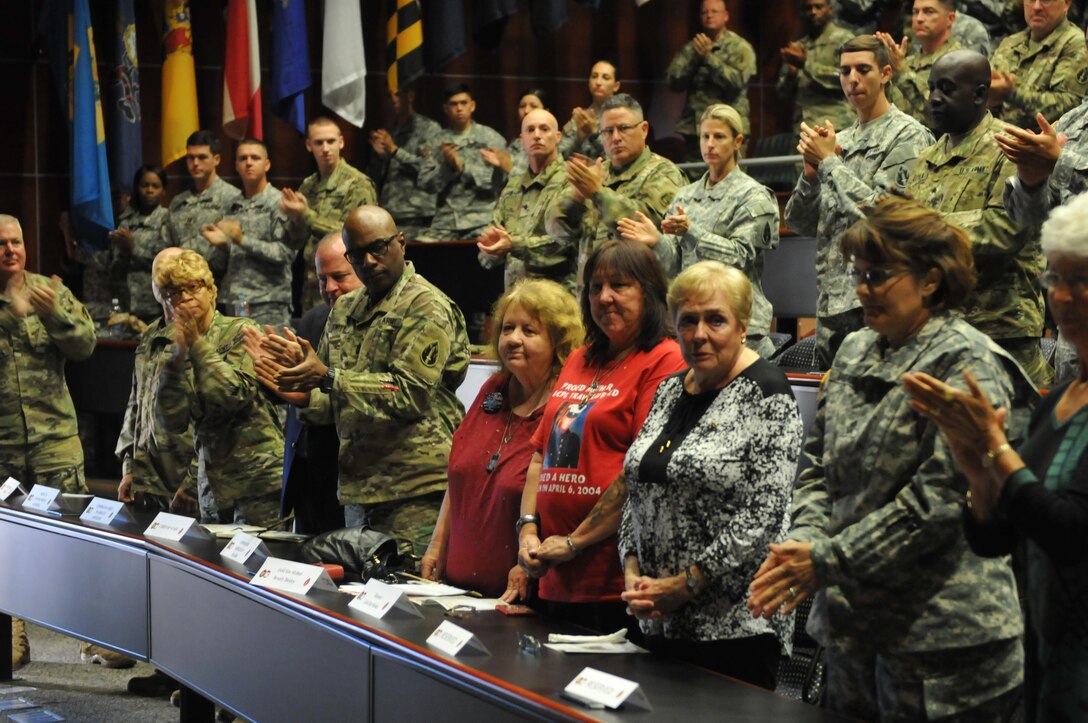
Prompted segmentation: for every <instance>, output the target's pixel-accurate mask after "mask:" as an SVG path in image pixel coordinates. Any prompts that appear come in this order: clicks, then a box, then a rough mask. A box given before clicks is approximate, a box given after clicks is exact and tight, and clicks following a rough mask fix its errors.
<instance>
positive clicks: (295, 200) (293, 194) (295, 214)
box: [280, 187, 310, 223]
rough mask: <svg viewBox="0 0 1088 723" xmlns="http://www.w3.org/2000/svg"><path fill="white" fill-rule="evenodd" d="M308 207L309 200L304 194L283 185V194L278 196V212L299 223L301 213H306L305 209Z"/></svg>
mask: <svg viewBox="0 0 1088 723" xmlns="http://www.w3.org/2000/svg"><path fill="white" fill-rule="evenodd" d="M309 207H310V202H309V201H307V200H306V197H305V196H303V195H302V194H301V193H299V192H298V191H295V190H293V189H291V188H286V187H284V189H283V195H282V196H280V213H282V214H283V215H284V216H286V217H287V218H288V219H290V220H291V221H292V222H294V223H300V222H301V221H302V216H303V214H305V213H306V209H307V208H309Z"/></svg>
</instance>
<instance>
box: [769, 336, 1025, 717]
mask: <svg viewBox="0 0 1088 723" xmlns="http://www.w3.org/2000/svg"><path fill="white" fill-rule="evenodd" d="M965 369H970V370H971V372H972V374H974V375H975V378H976V379H977V380H978V383H979V385H980V386H981V387H982V388H983V389H984V390H985V392H986V394H987V396H988V397H989V399H990V400H991V401H992V402H993V403H994V404H996V405H998V406H1005V407H1007V408H1009V409H1015V410H1017V411H1016V413H1015V415H1014V422H1015V424H1014V427H1015V430H1016V434H1017V436H1018V435H1019V434H1020V433H1021V432H1022V430H1023V424H1024V422H1026V416H1027V413H1028V405H1030V404H1032V403H1033V402H1034V398H1035V394H1034V391H1033V388H1032V386H1031V384H1030V383H1029V382H1028V381H1027V380H1026V379H1024V378H1023V376H1022V374H1021V372H1020V370H1019V369H1018V367H1017V366H1016V365H1015V364H1014V363H1013V362H1012V360H1011V358H1009V356H1008V355H1007V354H1005V353H1004V352H1003V351H1002V350H1001V349H1000V348H999V347H997V346H996V345H995V344H994V343H993V342H992V341H991V340H990V339H989V338H987V337H986V336H984V335H983V334H982V333H980V332H979V331H977V330H976V329H974V327H972V326H970V325H969V324H967V322H965V321H963V320H962V319H956V318H953V317H951V316H949V315H938V316H936V317H934V318H932V319H930V320H929V321H928V322H926V324H925V325H924V326H923V327H922V328H921V329H920V330H919V331H918V332H917V333H916V334H915V335H914V336H913V337H911V338H910V339H909V340H908V341H907V342H906V343H905V344H904V345H902V346H900V347H892V346H890V345H889V343H888V340H887V339H886V338H884V337H882V336H880V335H878V334H877V333H876V332H874V331H872V330H870V329H864V330H862V331H859V332H856V333H854V334H851V335H850V336H849V337H847V339H846V341H845V342H844V343H843V345H842V348H841V349H840V351H839V354H838V356H836V357H835V366H834V368H833V369H832V371H831V373H830V374H829V375H828V377H827V378H826V380H825V382H824V387H823V389H822V391H821V393H820V395H819V400H818V402H817V410H816V418H815V420H814V422H813V424H812V427H811V429H810V431H809V436H808V441H807V443H806V445H805V454H806V455H807V456H808V457H809V460H810V461H811V463H812V466H811V467H809V468H808V469H806V470H805V471H804V472H802V473H801V477H800V480H799V481H798V482H797V486H796V488H795V490H794V495H793V514H792V517H793V524H792V529H791V531H790V533H789V534H788V535H787V537H789V538H792V539H795V540H800V541H805V542H810V543H812V551H811V558H812V565H813V568H814V572H815V573H816V575H817V578H818V580H819V581H820V585H821V588H820V589H819V591H818V592H817V593H816V596H815V599H814V602H813V606H812V612H811V614H810V616H809V622H808V629H809V631H810V632H811V633H812V634H813V636H814V637H815V638H816V639H817V640H818V641H820V642H821V643H823V644H824V645H828V646H829V653H828V682H829V687H828V702H829V704H830V707H831V708H832V709H834V710H836V711H838V712H842V713H846V714H847V715H851V716H855V717H858V718H860V719H862V720H876V719H877V718H878V717H880V714H885V715H888V717H889V718H892V717H893V716H891V715H889V714H888V712H887V711H885V710H883V709H882V710H881V711H879V712H878V711H877V710H874V709H873V707H872V706H874V705H875V700H876V689H877V687H879V689H880V690H881V692H884V691H886V690H891V689H893V688H894V687H895V686H896V684H899V683H902V682H903V681H902V679H897V678H899V677H900V671H901V670H902V669H906V670H905V671H903V677H908V678H911V679H917V687H919V688H920V687H921V685H922V683H921V681H920V679H921V678H923V677H924V678H927V679H926V681H925V696H924V703H923V702H921V701H918V702H917V705H918V707H917V708H916V709H914V710H896V711H895V713H896V715H895V716H894V719H895V720H926V719H928V718H936V717H941V716H951V715H955V714H957V713H963V712H966V711H968V710H969V709H970V708H972V707H974V706H980V705H985V704H986V703H987V702H988V701H990V700H992V699H994V698H996V697H998V696H1001V695H1003V694H1004V693H1007V692H1008V691H1010V690H1012V689H1013V688H1015V687H1016V686H1018V685H1019V684H1020V682H1021V679H1022V665H1023V650H1022V648H1021V646H1020V644H1019V640H1018V637H1019V636H1020V635H1021V634H1022V632H1023V624H1022V622H1021V616H1020V606H1019V604H1018V601H1017V597H1016V585H1015V582H1014V580H1013V575H1012V570H1011V569H1010V566H1009V563H1008V559H1007V558H1004V559H984V558H981V557H978V556H976V555H974V554H973V553H971V551H970V550H969V548H968V547H967V542H966V540H965V538H964V536H963V531H962V523H961V517H962V515H963V508H964V496H965V494H966V492H967V480H966V479H965V478H964V476H963V473H962V472H960V471H959V469H957V467H956V463H955V461H954V460H953V458H952V453H951V450H950V449H949V446H948V443H947V441H946V440H945V439H944V437H943V435H941V434H939V433H938V431H937V429H936V427H935V426H934V425H933V424H932V423H930V422H929V421H928V420H926V419H925V417H923V416H922V415H920V414H918V413H917V412H915V411H914V410H912V409H911V408H910V403H909V402H910V397H909V395H908V394H907V393H906V391H905V390H904V389H903V385H902V382H901V379H900V378H901V376H902V375H903V373H905V372H908V371H924V372H926V373H928V374H932V375H933V376H935V377H936V378H938V379H941V380H943V381H944V382H945V383H947V384H950V385H952V386H954V387H957V388H959V389H965V383H964V381H963V371H964V370H965ZM972 649H974V653H973V652H972ZM980 651H987V652H989V653H990V657H989V660H987V662H986V665H985V666H982V665H979V666H973V665H972V666H970V667H967V666H966V665H964V664H963V663H965V662H966V661H967V660H970V661H972V662H977V661H975V658H973V657H972V655H973V654H974V655H977V654H978V653H979V652H980ZM937 653H940V655H935V654H937ZM935 658H936V659H938V660H934V659H935ZM939 660H943V661H945V662H946V663H960V664H959V665H951V666H950V667H951V670H945V669H943V668H940V667H936V663H937V662H938V661H939ZM927 664H928V666H929V675H918V673H919V672H921V673H925V672H926V671H925V668H926V667H927ZM844 667H845V668H846V669H849V668H853V669H855V670H858V671H859V673H860V674H859V675H854V676H844V675H842V674H841V669H843V668H844ZM919 669H921V670H919ZM889 670H891V671H894V672H893V676H895V677H891V678H890V679H889V675H888V672H887V671H889ZM861 671H864V672H863V673H862V672H861ZM912 692H915V693H916V692H918V691H912ZM866 693H868V695H866ZM886 697H887V698H891V699H892V700H890V701H887V700H885V698H886ZM917 697H918V698H920V697H921V696H917ZM897 698H898V697H897V696H895V695H894V694H893V695H890V696H881V704H882V708H883V705H884V704H887V703H891V704H892V705H895V706H900V707H903V706H904V705H905V704H904V701H903V700H899V699H897ZM859 701H861V702H862V703H864V704H865V705H862V706H861V707H860V708H859V707H855V706H856V705H858V703H859Z"/></svg>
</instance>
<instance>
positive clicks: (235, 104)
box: [223, 0, 264, 141]
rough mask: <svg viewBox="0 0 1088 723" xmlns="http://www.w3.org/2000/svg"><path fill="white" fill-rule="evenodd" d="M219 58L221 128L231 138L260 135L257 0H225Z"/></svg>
mask: <svg viewBox="0 0 1088 723" xmlns="http://www.w3.org/2000/svg"><path fill="white" fill-rule="evenodd" d="M226 46H227V57H226V59H225V60H224V61H223V131H224V132H225V133H226V134H227V135H228V136H230V137H231V138H233V139H235V140H239V141H240V140H242V139H243V138H245V137H247V136H248V137H250V138H258V139H262V138H264V131H263V124H262V123H261V52H260V47H259V45H258V42H257V1H256V0H229V3H228V4H227V41H226Z"/></svg>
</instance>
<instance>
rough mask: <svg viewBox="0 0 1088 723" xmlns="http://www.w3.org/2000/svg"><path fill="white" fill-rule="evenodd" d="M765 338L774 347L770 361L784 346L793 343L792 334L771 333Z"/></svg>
mask: <svg viewBox="0 0 1088 723" xmlns="http://www.w3.org/2000/svg"><path fill="white" fill-rule="evenodd" d="M767 337H768V338H769V339H770V340H771V344H773V345H774V352H772V353H771V359H774V358H775V357H776V356H778V354H779V352H781V351H782V350H783V349H784V348H786V345H787V344H789V343H790V342H791V341H793V334H784V333H782V332H780V331H772V332H771V333H769V334H767Z"/></svg>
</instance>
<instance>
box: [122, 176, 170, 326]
mask: <svg viewBox="0 0 1088 723" xmlns="http://www.w3.org/2000/svg"><path fill="white" fill-rule="evenodd" d="M166 182H167V177H166V171H164V170H162V169H161V168H159V167H158V166H150V165H148V166H141V167H140V168H139V169H138V170H137V171H136V176H135V178H133V183H132V188H133V196H132V201H131V202H130V203H129V205H128V206H126V207H125V210H124V211H122V212H121V217H120V218H119V219H118V220H117V230H116V231H114V232H113V233H112V234H111V235H110V238H111V239H112V240H113V248H114V252H115V263H116V264H117V266H118V269H119V273H120V275H122V276H123V277H124V279H125V287H126V289H127V291H128V298H127V299H126V300H124V301H123V303H127V306H125V307H124V308H126V309H128V311H129V313H131V314H135V315H136V316H138V317H140V318H141V319H142V320H143V321H146V322H151V321H154V320H155V319H158V318H160V317H161V316H162V307H161V306H160V305H159V302H158V301H156V300H155V297H154V295H153V294H152V289H151V263H152V262H153V261H154V260H155V256H156V255H157V254H158V253H159V252H160V251H162V250H163V248H165V247H164V246H163V238H162V228H163V225H164V224H165V223H166V217H167V214H168V212H167V210H166V208H165V207H164V206H163V205H162V196H163V189H164V188H166Z"/></svg>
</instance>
